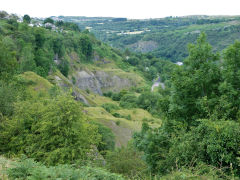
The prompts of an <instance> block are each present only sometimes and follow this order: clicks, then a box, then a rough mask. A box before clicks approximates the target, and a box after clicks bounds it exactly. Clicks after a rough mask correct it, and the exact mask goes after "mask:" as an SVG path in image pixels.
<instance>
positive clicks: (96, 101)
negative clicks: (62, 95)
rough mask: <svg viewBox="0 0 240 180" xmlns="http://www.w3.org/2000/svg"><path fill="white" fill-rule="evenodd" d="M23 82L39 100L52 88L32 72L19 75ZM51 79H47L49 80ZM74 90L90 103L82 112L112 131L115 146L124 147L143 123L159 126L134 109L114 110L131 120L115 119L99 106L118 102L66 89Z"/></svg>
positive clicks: (153, 120)
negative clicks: (27, 82)
mask: <svg viewBox="0 0 240 180" xmlns="http://www.w3.org/2000/svg"><path fill="white" fill-rule="evenodd" d="M56 74H57V75H58V76H59V77H60V78H61V79H63V81H65V83H68V84H69V81H68V80H67V78H65V77H64V76H63V75H62V74H61V73H60V72H56ZM20 76H21V77H23V78H24V79H25V80H27V81H29V82H31V83H30V84H29V85H28V92H29V93H30V95H31V96H32V97H36V98H39V97H41V96H43V95H47V94H48V92H49V90H50V89H51V88H52V87H53V85H52V84H51V83H50V82H49V81H48V80H46V79H44V78H42V77H40V76H38V75H37V74H35V73H33V72H25V73H24V74H22V75H20ZM51 78H52V77H49V79H51ZM69 85H70V84H69ZM70 88H75V89H77V90H78V91H79V92H80V93H81V94H82V95H83V96H84V97H85V98H86V99H87V100H88V101H89V103H90V105H89V106H88V107H84V112H85V113H86V115H87V116H88V118H89V119H91V120H93V121H96V122H99V123H102V124H104V125H105V126H107V127H109V128H111V129H112V131H113V133H114V134H115V136H116V146H118V147H119V146H122V145H126V144H127V142H128V141H129V140H130V139H131V137H132V133H133V132H135V131H139V130H140V129H141V125H142V122H143V121H151V124H152V126H155V127H156V126H159V125H160V124H161V120H160V119H157V118H154V117H152V115H151V114H150V113H148V112H147V111H146V110H143V109H139V108H134V109H123V108H122V109H120V110H116V111H115V112H117V113H118V114H120V115H122V116H128V115H130V116H131V120H128V119H126V118H116V117H114V116H113V115H112V114H110V113H109V112H107V111H106V110H105V109H104V108H102V107H101V106H102V105H103V104H105V103H112V104H116V105H119V104H118V102H116V101H113V100H112V99H110V98H108V97H104V96H100V95H98V94H94V93H92V92H90V93H86V92H85V91H83V90H80V89H78V88H76V87H73V86H69V87H68V88H67V89H70Z"/></svg>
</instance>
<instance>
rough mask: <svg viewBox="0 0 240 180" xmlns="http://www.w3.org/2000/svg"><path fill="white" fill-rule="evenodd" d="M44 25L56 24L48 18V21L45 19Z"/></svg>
mask: <svg viewBox="0 0 240 180" xmlns="http://www.w3.org/2000/svg"><path fill="white" fill-rule="evenodd" d="M43 23H44V24H46V23H51V24H54V20H53V19H51V18H46V19H44V22H43Z"/></svg>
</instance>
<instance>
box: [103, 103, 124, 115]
mask: <svg viewBox="0 0 240 180" xmlns="http://www.w3.org/2000/svg"><path fill="white" fill-rule="evenodd" d="M102 107H103V108H104V109H105V110H106V111H107V112H109V113H113V111H115V110H119V109H120V108H119V107H118V105H116V104H112V103H105V104H103V105H102Z"/></svg>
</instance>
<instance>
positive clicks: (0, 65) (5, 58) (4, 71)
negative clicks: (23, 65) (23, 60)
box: [0, 39, 17, 80]
mask: <svg viewBox="0 0 240 180" xmlns="http://www.w3.org/2000/svg"><path fill="white" fill-rule="evenodd" d="M15 54H16V52H14V51H10V50H9V48H8V47H7V46H6V45H5V43H3V41H2V40H1V39H0V80H7V79H9V78H10V77H11V76H12V75H13V74H14V72H16V69H17V60H16V56H15Z"/></svg>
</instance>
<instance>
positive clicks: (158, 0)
mask: <svg viewBox="0 0 240 180" xmlns="http://www.w3.org/2000/svg"><path fill="white" fill-rule="evenodd" d="M239 7H240V0H0V10H4V11H7V12H8V13H16V14H19V15H24V14H28V15H30V16H31V17H49V16H59V15H64V16H88V17H100V16H101V17H126V18H130V19H146V18H161V17H167V16H185V15H240V8H239Z"/></svg>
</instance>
